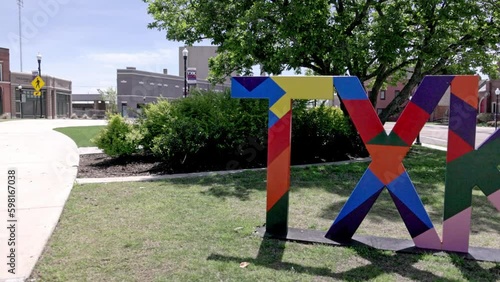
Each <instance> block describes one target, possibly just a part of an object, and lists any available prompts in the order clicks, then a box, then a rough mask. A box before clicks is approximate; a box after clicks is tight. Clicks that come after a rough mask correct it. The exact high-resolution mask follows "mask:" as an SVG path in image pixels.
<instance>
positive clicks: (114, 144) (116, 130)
mask: <svg viewBox="0 0 500 282" xmlns="http://www.w3.org/2000/svg"><path fill="white" fill-rule="evenodd" d="M141 140H142V136H141V134H140V132H139V131H138V130H137V129H136V128H135V127H134V126H133V125H131V124H128V123H127V122H126V121H125V120H124V119H123V118H122V117H121V116H120V115H110V116H109V121H108V125H107V126H106V127H105V128H104V129H102V130H101V132H99V134H98V135H97V137H95V138H94V139H93V140H92V142H93V143H94V144H96V145H97V147H99V148H100V149H102V150H103V151H104V153H105V154H107V155H109V156H112V157H119V156H130V155H132V154H134V153H137V152H138V149H137V148H138V145H139V142H140V141H141Z"/></svg>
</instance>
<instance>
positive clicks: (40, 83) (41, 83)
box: [31, 75, 45, 96]
mask: <svg viewBox="0 0 500 282" xmlns="http://www.w3.org/2000/svg"><path fill="white" fill-rule="evenodd" d="M31 85H33V88H35V90H36V91H37V92H39V91H40V89H42V87H43V86H44V85H45V82H44V81H43V79H42V77H41V76H39V75H38V76H37V77H35V79H33V81H32V82H31ZM35 96H36V95H35Z"/></svg>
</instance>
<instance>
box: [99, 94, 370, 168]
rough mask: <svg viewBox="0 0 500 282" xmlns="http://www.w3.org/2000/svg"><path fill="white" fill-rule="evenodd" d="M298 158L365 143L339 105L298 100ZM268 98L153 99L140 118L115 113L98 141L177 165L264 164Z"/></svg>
mask: <svg viewBox="0 0 500 282" xmlns="http://www.w3.org/2000/svg"><path fill="white" fill-rule="evenodd" d="M293 108H294V109H293V118H292V148H293V149H292V164H303V163H312V162H325V161H336V160H345V159H347V158H348V157H349V156H358V155H359V154H360V152H361V154H363V152H362V151H361V149H360V148H359V147H358V146H355V145H353V144H356V143H357V142H352V139H353V138H356V137H354V136H355V134H353V131H352V130H351V127H350V125H349V123H348V119H347V118H346V117H345V116H344V115H343V113H342V111H341V110H340V109H338V108H332V107H328V106H324V105H321V106H319V107H315V108H308V107H307V106H306V103H305V102H303V101H302V102H294V104H293ZM267 115H268V101H267V100H253V99H233V98H231V97H230V94H229V92H226V93H215V92H195V93H193V94H192V95H191V96H190V97H188V98H186V99H181V100H176V101H173V102H168V101H167V100H160V101H158V102H157V103H154V104H148V105H147V106H146V107H144V108H143V112H142V114H141V115H140V117H139V118H138V120H137V122H136V123H134V124H129V123H127V121H125V120H124V119H123V118H121V117H119V116H112V117H111V118H110V122H109V124H108V126H107V127H106V129H104V130H103V131H102V132H101V134H100V135H99V136H98V137H97V138H96V140H94V141H95V143H96V144H97V145H98V147H99V148H101V149H103V150H104V152H105V153H106V154H108V155H110V156H126V155H131V154H139V153H140V154H145V155H153V156H155V157H156V158H158V159H159V160H161V161H162V162H163V163H164V165H165V168H166V169H168V170H171V171H176V172H180V171H203V170H220V169H237V168H249V167H263V166H265V165H266V159H267Z"/></svg>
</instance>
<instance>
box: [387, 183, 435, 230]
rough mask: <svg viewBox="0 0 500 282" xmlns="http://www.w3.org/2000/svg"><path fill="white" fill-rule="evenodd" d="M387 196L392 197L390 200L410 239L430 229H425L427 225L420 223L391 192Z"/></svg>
mask: <svg viewBox="0 0 500 282" xmlns="http://www.w3.org/2000/svg"><path fill="white" fill-rule="evenodd" d="M389 194H390V195H391V197H392V200H393V201H394V203H395V204H396V208H397V209H398V211H399V214H400V215H401V218H402V219H403V221H404V223H405V225H406V229H408V232H410V235H411V237H412V238H415V237H417V236H418V235H420V234H422V233H424V232H425V231H427V230H429V229H431V228H432V227H431V228H429V227H427V225H426V224H425V223H424V222H423V221H421V220H420V219H419V218H418V217H417V216H416V215H415V214H414V213H413V212H412V211H411V210H410V209H409V208H408V207H407V206H406V205H405V204H403V202H401V201H400V200H399V199H398V197H396V196H395V195H394V194H393V193H392V192H391V191H389Z"/></svg>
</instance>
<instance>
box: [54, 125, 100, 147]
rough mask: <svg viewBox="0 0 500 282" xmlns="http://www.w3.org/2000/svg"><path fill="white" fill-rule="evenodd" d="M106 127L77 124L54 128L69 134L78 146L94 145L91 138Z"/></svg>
mask: <svg viewBox="0 0 500 282" xmlns="http://www.w3.org/2000/svg"><path fill="white" fill-rule="evenodd" d="M104 127H105V126H104V125H95V126H75V127H60V128H54V130H55V131H58V132H61V133H63V134H65V135H67V136H69V137H70V138H71V139H73V141H75V143H76V145H77V146H78V147H94V146H95V145H94V144H93V143H92V142H90V139H92V138H94V137H95V136H96V135H97V133H99V131H100V130H101V129H103V128H104Z"/></svg>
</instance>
